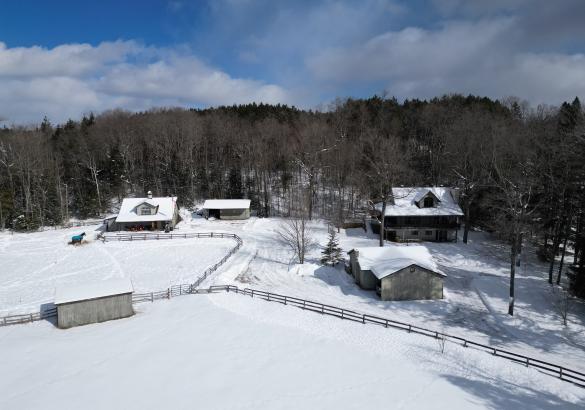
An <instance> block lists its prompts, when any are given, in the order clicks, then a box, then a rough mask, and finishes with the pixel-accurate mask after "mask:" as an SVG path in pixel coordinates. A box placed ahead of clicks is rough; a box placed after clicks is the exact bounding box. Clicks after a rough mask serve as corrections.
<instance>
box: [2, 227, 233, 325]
mask: <svg viewBox="0 0 585 410" xmlns="http://www.w3.org/2000/svg"><path fill="white" fill-rule="evenodd" d="M96 227H97V226H93V227H91V226H86V227H83V228H70V229H60V230H47V231H44V232H37V233H26V234H24V233H21V234H19V233H15V234H9V233H0V316H2V315H7V314H14V313H29V312H35V311H37V312H38V310H39V307H40V306H41V305H42V304H44V303H49V302H52V301H53V296H54V293H55V286H56V285H58V284H65V283H66V284H78V283H79V284H82V283H84V282H87V281H98V280H102V279H108V278H118V277H120V278H121V277H125V278H130V279H131V280H132V283H133V286H134V290H135V291H136V292H147V291H156V290H163V289H166V288H168V287H169V286H170V285H172V284H178V283H190V282H193V281H194V280H195V279H196V278H197V277H198V276H199V275H200V274H201V273H203V271H205V269H207V268H208V267H209V266H211V265H213V264H215V263H216V262H217V261H218V260H220V259H221V258H222V257H223V256H224V255H225V254H226V253H227V252H228V251H229V250H230V249H231V248H233V247H234V241H233V240H230V239H217V238H213V239H211V238H209V239H208V238H194V239H173V240H164V241H133V242H106V243H102V242H101V241H94V240H92V238H93V231H94V230H95V228H96ZM82 231H85V232H87V233H88V235H87V237H86V238H87V239H88V241H87V243H86V244H84V245H81V246H71V245H68V244H67V242H68V241H69V240H70V238H71V235H74V234H77V233H80V232H82Z"/></svg>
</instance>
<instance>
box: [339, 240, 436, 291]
mask: <svg viewBox="0 0 585 410" xmlns="http://www.w3.org/2000/svg"><path fill="white" fill-rule="evenodd" d="M349 256H350V267H351V273H352V275H353V277H354V279H355V282H356V283H357V284H358V285H359V286H360V287H361V288H363V289H370V290H374V289H375V290H376V293H378V295H379V296H380V298H381V299H382V300H419V299H442V298H443V279H444V278H445V276H446V275H445V274H444V273H442V272H441V271H440V270H439V269H438V267H437V264H436V263H435V261H434V260H433V257H432V256H431V254H430V252H429V251H428V249H427V248H426V247H424V246H417V245H414V246H412V245H411V246H398V245H395V246H385V247H364V248H355V249H352V250H351V251H349Z"/></svg>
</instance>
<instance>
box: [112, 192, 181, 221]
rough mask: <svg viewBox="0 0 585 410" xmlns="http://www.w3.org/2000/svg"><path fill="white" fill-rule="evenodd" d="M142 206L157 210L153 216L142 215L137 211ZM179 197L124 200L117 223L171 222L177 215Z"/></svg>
mask: <svg viewBox="0 0 585 410" xmlns="http://www.w3.org/2000/svg"><path fill="white" fill-rule="evenodd" d="M142 205H147V206H149V207H150V208H151V209H152V208H154V209H155V210H156V212H155V213H153V214H152V215H140V214H139V213H138V212H137V211H138V208H139V207H141V206H142ZM176 208H177V197H176V196H168V197H154V198H124V200H123V201H122V206H121V207H120V212H119V213H118V216H117V217H116V222H154V221H170V220H172V219H173V217H174V215H175V210H176Z"/></svg>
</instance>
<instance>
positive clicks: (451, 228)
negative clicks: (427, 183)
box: [374, 187, 463, 242]
mask: <svg viewBox="0 0 585 410" xmlns="http://www.w3.org/2000/svg"><path fill="white" fill-rule="evenodd" d="M456 192H457V191H455V190H453V189H451V188H444V187H407V188H393V189H392V196H391V198H390V201H389V202H388V203H387V204H386V211H385V213H384V218H383V219H384V231H385V237H386V238H387V239H389V240H391V241H404V240H421V241H437V242H446V241H457V231H458V230H459V227H460V223H461V217H462V216H463V211H462V210H461V207H460V206H459V204H458V203H457V198H456ZM374 213H375V214H376V216H377V217H378V218H379V219H381V218H380V214H381V213H382V203H381V202H380V203H377V204H376V205H375V206H374Z"/></svg>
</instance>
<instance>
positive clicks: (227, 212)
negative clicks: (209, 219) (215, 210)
mask: <svg viewBox="0 0 585 410" xmlns="http://www.w3.org/2000/svg"><path fill="white" fill-rule="evenodd" d="M249 217H250V209H249V208H246V209H221V210H220V213H219V218H220V219H225V220H235V219H248V218H249Z"/></svg>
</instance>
